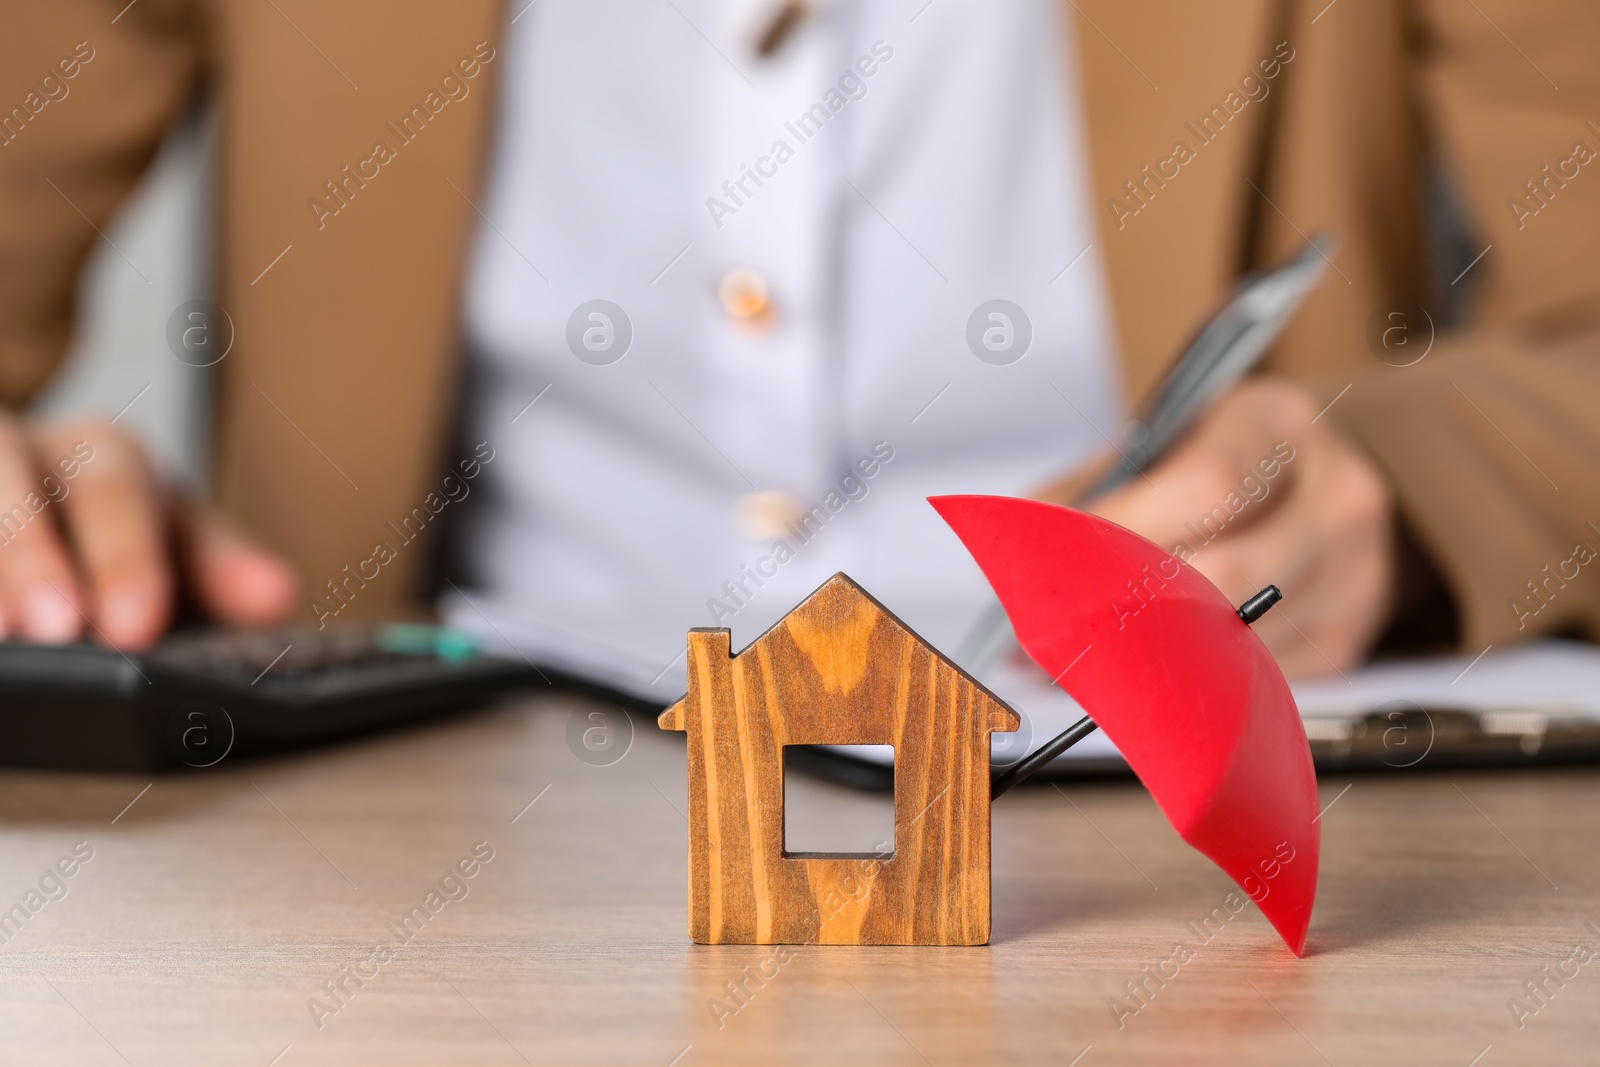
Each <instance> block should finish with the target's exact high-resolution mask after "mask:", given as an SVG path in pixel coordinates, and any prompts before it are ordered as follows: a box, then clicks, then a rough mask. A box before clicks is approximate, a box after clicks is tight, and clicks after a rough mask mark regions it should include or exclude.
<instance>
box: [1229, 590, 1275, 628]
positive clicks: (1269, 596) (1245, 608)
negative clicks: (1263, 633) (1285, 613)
mask: <svg viewBox="0 0 1600 1067" xmlns="http://www.w3.org/2000/svg"><path fill="white" fill-rule="evenodd" d="M1282 599H1283V590H1281V589H1279V588H1278V587H1277V586H1275V585H1269V586H1267V587H1266V588H1264V589H1262V590H1261V592H1259V593H1257V594H1256V595H1255V596H1253V597H1251V598H1250V599H1249V600H1246V601H1245V602H1244V603H1243V604H1240V605H1239V608H1238V611H1239V618H1241V619H1243V620H1244V621H1245V622H1247V623H1254V622H1255V621H1256V620H1257V619H1259V618H1261V616H1263V615H1265V614H1266V613H1267V612H1268V611H1269V610H1271V608H1272V605H1274V604H1276V603H1277V602H1278V601H1280V600H1282Z"/></svg>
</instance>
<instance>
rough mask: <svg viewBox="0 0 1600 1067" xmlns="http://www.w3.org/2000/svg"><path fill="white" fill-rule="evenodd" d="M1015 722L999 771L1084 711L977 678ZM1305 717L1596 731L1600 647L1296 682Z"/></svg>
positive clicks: (1047, 687) (1015, 685) (882, 759)
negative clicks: (1497, 716)
mask: <svg viewBox="0 0 1600 1067" xmlns="http://www.w3.org/2000/svg"><path fill="white" fill-rule="evenodd" d="M983 682H984V684H985V685H987V686H988V687H989V689H990V690H991V691H992V692H993V693H994V694H995V695H996V696H997V697H999V698H1000V699H1001V700H1003V701H1005V702H1006V703H1007V704H1009V705H1010V706H1011V707H1012V708H1014V709H1016V711H1017V712H1018V714H1019V715H1021V716H1022V720H1023V727H1022V730H1020V731H1019V732H1018V733H1017V734H995V735H994V742H993V749H992V752H993V760H994V763H995V765H996V766H997V767H999V766H1003V765H1005V764H1009V763H1012V762H1014V761H1015V760H1016V759H1017V758H1018V754H1019V751H1022V752H1026V751H1032V750H1033V749H1034V748H1037V747H1038V746H1039V745H1041V744H1043V743H1044V742H1046V741H1048V740H1049V739H1050V738H1052V737H1054V736H1055V735H1056V734H1058V733H1060V732H1061V731H1062V730H1065V729H1066V728H1067V727H1068V726H1071V725H1072V724H1073V723H1074V722H1077V721H1078V720H1079V719H1080V718H1082V717H1083V709H1082V708H1080V707H1079V706H1078V703H1077V701H1075V700H1073V699H1072V698H1071V697H1070V696H1068V695H1067V694H1066V693H1065V692H1064V691H1062V690H1061V689H1059V688H1057V687H1056V686H1054V685H1052V684H1051V683H1050V679H1049V678H1048V677H1047V676H1046V675H1045V674H1044V672H1043V671H1041V670H1039V669H1038V668H1037V667H1035V666H1034V665H1033V664H1032V663H1030V662H1027V661H1025V660H1022V659H1020V654H1019V658H1017V659H1008V660H1007V661H1006V662H1005V663H1003V664H1002V665H1000V666H999V667H998V668H996V669H995V670H994V671H992V672H991V673H990V675H989V676H988V677H985V678H984V679H983ZM1290 689H1291V691H1292V692H1293V693H1294V699H1295V704H1296V705H1297V706H1298V707H1299V709H1300V715H1301V717H1302V718H1307V719H1312V718H1319V717H1329V716H1346V715H1360V714H1365V713H1367V712H1373V711H1382V710H1386V709H1392V708H1394V707H1399V706H1411V705H1415V706H1417V707H1419V708H1422V709H1425V710H1427V711H1443V710H1454V711H1468V712H1479V713H1481V712H1506V711H1522V712H1527V711H1537V712H1544V713H1546V714H1549V715H1552V716H1558V715H1581V716H1583V717H1585V718H1587V719H1590V720H1593V721H1597V722H1600V646H1596V645H1592V644H1588V643H1586V642H1580V641H1556V640H1546V641H1532V642H1528V643H1525V644H1521V645H1515V646H1512V647H1510V648H1506V649H1504V650H1502V649H1498V648H1494V647H1493V646H1491V647H1490V648H1489V649H1488V650H1487V651H1486V652H1481V653H1477V654H1467V655H1460V656H1441V657H1437V658H1432V659H1418V660H1402V661H1395V662H1390V663H1382V664H1377V665H1373V666H1369V667H1363V668H1361V669H1359V670H1355V671H1347V672H1345V674H1344V675H1339V674H1333V675H1329V676H1327V677H1325V678H1316V679H1310V680H1305V681H1298V682H1294V683H1292V684H1291V685H1290ZM849 751H850V754H851V755H859V756H861V757H863V758H866V759H870V760H871V761H873V762H875V763H881V764H885V765H887V764H889V763H892V762H893V760H894V749H893V748H892V747H890V746H889V745H878V746H873V747H872V748H870V749H867V748H860V747H857V748H852V749H850V750H849ZM1120 759H1121V758H1120V757H1119V756H1118V754H1117V749H1116V746H1115V745H1113V744H1112V743H1111V739H1110V738H1108V737H1106V735H1105V734H1103V733H1100V732H1098V731H1097V732H1095V733H1093V734H1090V735H1089V736H1088V737H1086V738H1085V739H1084V740H1082V741H1080V742H1079V743H1078V744H1076V745H1074V746H1073V747H1072V748H1070V749H1068V750H1067V751H1066V752H1065V753H1063V754H1062V755H1061V756H1060V757H1058V758H1057V759H1056V760H1055V762H1054V763H1052V764H1051V765H1050V769H1051V770H1052V771H1057V770H1060V771H1068V770H1072V769H1074V768H1084V769H1087V768H1089V767H1091V766H1093V767H1096V768H1099V767H1104V766H1105V765H1106V761H1108V760H1111V761H1116V762H1120Z"/></svg>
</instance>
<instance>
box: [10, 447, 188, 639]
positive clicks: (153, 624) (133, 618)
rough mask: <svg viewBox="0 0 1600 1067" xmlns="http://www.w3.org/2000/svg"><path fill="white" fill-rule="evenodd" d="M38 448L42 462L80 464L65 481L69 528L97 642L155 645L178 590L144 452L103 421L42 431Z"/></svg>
mask: <svg viewBox="0 0 1600 1067" xmlns="http://www.w3.org/2000/svg"><path fill="white" fill-rule="evenodd" d="M35 449H36V453H37V455H38V456H39V458H40V460H41V462H42V463H50V464H55V465H58V466H59V465H60V464H61V463H62V462H63V460H66V461H67V462H68V464H69V465H70V464H71V463H72V462H76V468H77V473H76V475H75V476H74V477H73V478H71V479H63V484H64V485H65V486H66V488H67V490H68V491H67V493H66V495H65V496H64V497H63V498H62V500H61V504H60V507H61V514H62V519H63V522H62V525H63V528H64V531H65V533H66V537H67V541H68V543H69V544H70V545H71V546H72V550H73V552H74V554H75V555H76V557H77V559H78V563H79V566H80V567H81V568H82V571H83V576H84V584H85V585H86V586H87V587H88V597H87V599H88V603H89V607H88V615H89V619H90V620H91V622H92V623H93V624H94V627H95V630H96V634H97V636H98V637H99V638H100V639H101V640H103V641H105V642H106V643H107V644H109V645H111V646H112V647H113V648H117V649H124V648H126V649H135V650H137V649H143V648H147V647H149V646H150V645H151V644H153V643H154V642H155V640H156V639H157V638H158V637H160V636H161V633H162V631H163V630H165V629H166V626H167V622H168V620H169V619H170V618H171V615H172V602H173V587H172V569H171V567H170V566H169V565H168V562H167V529H166V520H165V516H164V515H163V514H162V502H161V497H160V493H159V490H158V488H157V486H156V483H155V479H154V478H153V477H152V475H151V472H150V468H149V465H148V464H147V463H146V461H145V458H144V452H143V450H142V449H141V448H140V447H139V445H138V444H137V443H136V442H135V441H134V440H133V439H132V438H131V437H129V436H127V435H126V434H124V433H122V432H121V431H120V430H118V429H117V428H116V427H114V426H112V425H110V424H109V423H99V422H95V423H78V424H71V425H65V426H50V427H44V428H41V429H39V430H38V431H37V432H36V433H35ZM60 469H61V470H63V471H64V470H65V469H66V468H64V467H63V468H60Z"/></svg>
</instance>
